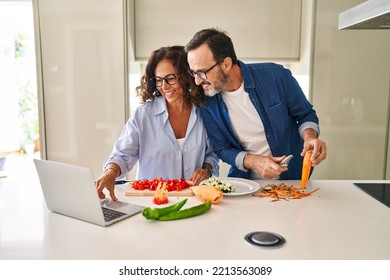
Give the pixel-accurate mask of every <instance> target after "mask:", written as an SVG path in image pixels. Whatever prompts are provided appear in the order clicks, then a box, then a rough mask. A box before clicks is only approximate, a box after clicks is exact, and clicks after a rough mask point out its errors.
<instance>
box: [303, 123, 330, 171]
mask: <svg viewBox="0 0 390 280" xmlns="http://www.w3.org/2000/svg"><path fill="white" fill-rule="evenodd" d="M302 138H303V141H304V143H303V150H302V152H301V156H304V155H305V153H306V151H310V150H312V151H313V155H312V156H311V162H312V166H313V167H314V166H317V165H318V164H319V163H320V162H321V161H323V160H324V159H325V158H326V154H327V147H326V143H325V142H324V141H322V140H321V139H319V138H317V133H316V132H315V131H314V130H313V129H310V128H309V129H305V130H304V131H303V133H302Z"/></svg>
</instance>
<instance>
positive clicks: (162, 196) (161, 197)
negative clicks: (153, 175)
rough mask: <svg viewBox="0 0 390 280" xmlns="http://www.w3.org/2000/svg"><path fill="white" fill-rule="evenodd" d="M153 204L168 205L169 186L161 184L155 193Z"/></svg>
mask: <svg viewBox="0 0 390 280" xmlns="http://www.w3.org/2000/svg"><path fill="white" fill-rule="evenodd" d="M153 203H155V204H165V203H168V191H167V185H166V184H165V183H164V184H162V183H161V182H160V183H159V184H158V186H157V189H156V190H155V191H154V197H153Z"/></svg>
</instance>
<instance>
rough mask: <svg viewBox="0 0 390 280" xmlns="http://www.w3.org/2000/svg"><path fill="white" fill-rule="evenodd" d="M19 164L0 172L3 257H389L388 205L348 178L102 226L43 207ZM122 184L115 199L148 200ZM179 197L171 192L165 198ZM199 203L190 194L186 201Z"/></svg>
mask: <svg viewBox="0 0 390 280" xmlns="http://www.w3.org/2000/svg"><path fill="white" fill-rule="evenodd" d="M19 167H20V168H21V170H30V172H26V174H25V173H23V174H22V173H20V172H16V171H15V172H9V173H8V174H7V178H2V179H0V259H3V260H5V259H8V260H14V259H41V260H46V259H92V260H100V259H134V260H151V259H161V260H163V259H165V260H175V259H187V260H190V259H191V260H195V259H208V260H213V259H218V260H224V259H228V260H244V259H245V260H251V259H252V260H257V259H269V260H279V259H283V260H288V259H291V260H294V259H295V260H302V259H315V260H324V259H326V260H328V259H337V260H339V259H352V260H360V259H364V260H367V259H368V260H369V259H373V260H379V259H383V260H389V259H390V208H389V207H387V206H385V205H384V204H382V203H380V202H378V201H377V200H375V199H374V198H372V197H370V196H369V195H367V194H366V193H364V192H363V191H361V190H360V189H358V188H357V187H355V186H354V185H353V184H352V183H353V182H354V181H350V180H345V181H344V180H311V181H309V183H308V190H313V189H315V188H320V189H319V190H318V191H317V192H315V193H313V195H312V196H311V197H308V198H304V199H297V200H290V201H278V202H271V201H270V199H269V198H259V197H253V196H251V195H245V196H238V197H225V198H224V199H223V200H222V202H221V203H220V204H218V205H213V207H212V209H211V210H210V211H209V212H208V213H206V214H204V215H201V216H197V217H193V218H190V219H185V220H177V221H169V222H157V221H149V220H146V219H145V218H144V217H143V216H142V215H141V214H139V215H136V216H133V217H130V218H128V219H126V220H124V221H121V222H119V223H117V224H114V225H112V226H110V227H107V228H104V227H100V226H97V225H94V224H89V223H86V222H83V221H79V220H76V219H72V218H69V217H66V216H62V215H59V214H56V213H52V212H50V211H49V210H48V209H47V207H46V204H45V201H44V199H43V195H42V191H41V188H40V184H39V180H38V177H37V174H36V172H35V169H34V167H33V163H32V161H29V162H28V164H27V166H19ZM22 175H23V176H22ZM259 182H260V184H261V185H262V186H263V185H265V184H266V182H265V181H262V182H261V181H259ZM359 182H373V181H363V180H359ZM375 182H384V181H375ZM275 183H279V182H275ZM285 183H286V184H299V182H297V181H285ZM126 187H127V186H126V185H124V186H121V187H118V188H117V195H118V197H119V199H120V200H123V201H128V202H134V203H137V204H140V205H144V206H153V207H154V205H153V204H152V198H151V197H129V196H123V192H124V190H125V189H126ZM180 199H182V198H177V197H170V201H171V203H173V202H176V201H179V200H180ZM199 203H200V201H199V200H198V199H197V198H196V197H189V199H188V202H187V205H186V206H185V207H189V206H192V205H196V204H199ZM253 231H270V232H274V233H277V234H280V235H282V236H283V237H284V238H285V239H286V243H285V244H284V245H283V246H281V247H276V248H264V247H257V246H253V245H251V244H249V243H247V242H246V241H245V240H244V237H245V235H246V234H248V233H250V232H253Z"/></svg>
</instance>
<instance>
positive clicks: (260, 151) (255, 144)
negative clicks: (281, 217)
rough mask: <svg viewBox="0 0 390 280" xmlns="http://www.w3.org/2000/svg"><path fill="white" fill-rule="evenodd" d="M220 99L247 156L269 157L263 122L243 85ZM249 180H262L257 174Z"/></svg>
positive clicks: (253, 173)
mask: <svg viewBox="0 0 390 280" xmlns="http://www.w3.org/2000/svg"><path fill="white" fill-rule="evenodd" d="M222 98H223V100H224V101H225V103H226V106H227V107H228V110H229V116H230V122H231V124H232V128H233V132H234V133H235V135H236V136H237V138H238V139H239V140H240V142H241V144H242V146H243V147H244V149H245V150H246V151H247V152H248V153H249V154H254V155H260V156H270V155H272V153H271V149H270V147H269V145H268V141H267V138H266V137H265V131H264V126H263V122H262V121H261V119H260V116H259V114H258V113H257V111H256V109H255V107H254V106H253V104H252V102H251V100H250V99H249V94H248V93H247V92H245V90H244V83H242V84H241V86H240V87H239V88H238V89H237V90H236V91H233V92H223V93H222ZM251 179H263V178H262V177H261V176H260V175H259V174H257V173H255V172H252V177H251Z"/></svg>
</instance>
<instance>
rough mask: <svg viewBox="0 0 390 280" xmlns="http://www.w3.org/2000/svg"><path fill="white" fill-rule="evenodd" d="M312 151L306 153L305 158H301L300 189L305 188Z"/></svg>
mask: <svg viewBox="0 0 390 280" xmlns="http://www.w3.org/2000/svg"><path fill="white" fill-rule="evenodd" d="M312 153H313V151H307V152H306V153H305V157H304V158H303V165H302V177H301V188H303V189H304V188H306V184H307V180H308V179H309V174H310V169H311V155H312Z"/></svg>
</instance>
